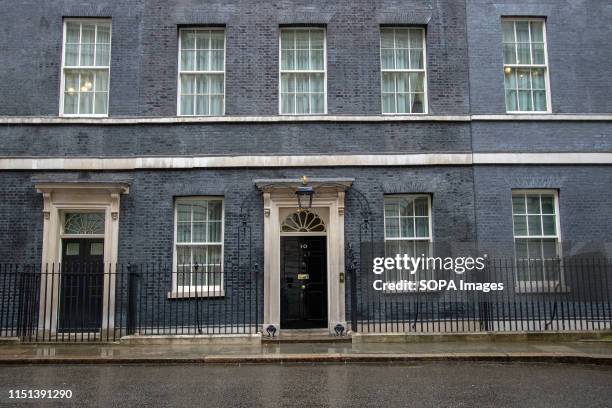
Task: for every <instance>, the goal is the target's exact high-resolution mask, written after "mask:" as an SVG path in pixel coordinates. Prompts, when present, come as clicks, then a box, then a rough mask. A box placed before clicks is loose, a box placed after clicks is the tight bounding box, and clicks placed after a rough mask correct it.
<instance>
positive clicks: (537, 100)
mask: <svg viewBox="0 0 612 408" xmlns="http://www.w3.org/2000/svg"><path fill="white" fill-rule="evenodd" d="M533 104H534V105H533V107H534V110H536V111H546V109H547V104H546V92H545V91H534V93H533Z"/></svg>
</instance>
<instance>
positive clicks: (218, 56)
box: [178, 28, 225, 116]
mask: <svg viewBox="0 0 612 408" xmlns="http://www.w3.org/2000/svg"><path fill="white" fill-rule="evenodd" d="M178 82H179V85H178V90H179V93H178V101H179V102H178V105H179V106H178V114H179V115H186V116H204V115H212V116H219V115H223V114H224V113H225V97H224V96H225V31H224V30H222V29H193V28H189V29H181V30H180V39H179V78H178Z"/></svg>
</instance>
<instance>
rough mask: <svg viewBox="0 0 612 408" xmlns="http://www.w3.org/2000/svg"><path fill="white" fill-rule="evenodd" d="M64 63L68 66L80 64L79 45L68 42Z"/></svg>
mask: <svg viewBox="0 0 612 408" xmlns="http://www.w3.org/2000/svg"><path fill="white" fill-rule="evenodd" d="M64 65H65V66H68V67H76V66H78V65H79V45H78V44H66V58H65V61H64Z"/></svg>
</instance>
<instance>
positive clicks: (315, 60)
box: [310, 50, 324, 70]
mask: <svg viewBox="0 0 612 408" xmlns="http://www.w3.org/2000/svg"><path fill="white" fill-rule="evenodd" d="M323 53H324V52H323V50H313V51H310V56H311V61H310V64H311V67H310V69H316V70H323V69H324V61H323V58H324V57H323Z"/></svg>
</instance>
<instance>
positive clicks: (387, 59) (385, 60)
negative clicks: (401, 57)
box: [380, 50, 395, 69]
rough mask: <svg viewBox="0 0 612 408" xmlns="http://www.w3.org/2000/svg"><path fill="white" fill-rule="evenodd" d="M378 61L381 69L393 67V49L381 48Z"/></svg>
mask: <svg viewBox="0 0 612 408" xmlns="http://www.w3.org/2000/svg"><path fill="white" fill-rule="evenodd" d="M380 61H381V65H382V69H395V60H394V54H393V50H381V58H380Z"/></svg>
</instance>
